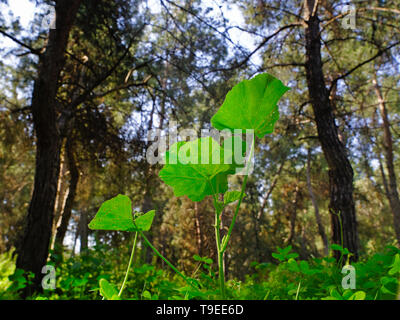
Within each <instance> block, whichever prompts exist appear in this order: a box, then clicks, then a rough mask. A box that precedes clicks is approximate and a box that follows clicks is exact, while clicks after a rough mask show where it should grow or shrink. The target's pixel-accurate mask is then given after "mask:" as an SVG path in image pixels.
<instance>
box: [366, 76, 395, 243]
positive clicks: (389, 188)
mask: <svg viewBox="0 0 400 320" xmlns="http://www.w3.org/2000/svg"><path fill="white" fill-rule="evenodd" d="M372 82H373V84H374V89H375V93H376V96H377V98H378V106H379V113H380V115H381V117H382V126H383V149H384V151H385V162H386V168H387V172H388V179H387V180H386V181H387V182H386V181H385V180H384V182H385V187H386V188H385V190H386V195H387V197H388V200H389V204H390V209H391V211H392V214H393V226H394V230H395V233H396V238H397V243H398V244H399V246H400V199H399V194H398V192H397V181H396V172H395V169H394V161H393V138H392V133H391V131H390V122H389V117H388V112H387V109H386V102H385V100H384V98H383V96H382V93H381V89H380V87H379V84H378V81H377V78H376V75H374V79H373V80H372ZM382 176H383V177H384V178H385V173H384V171H383V170H382Z"/></svg>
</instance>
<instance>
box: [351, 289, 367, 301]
mask: <svg viewBox="0 0 400 320" xmlns="http://www.w3.org/2000/svg"><path fill="white" fill-rule="evenodd" d="M365 297H366V294H365V292H364V291H357V292H355V293H353V295H352V296H351V297H350V298H348V299H347V300H365Z"/></svg>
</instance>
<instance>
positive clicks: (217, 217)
mask: <svg viewBox="0 0 400 320" xmlns="http://www.w3.org/2000/svg"><path fill="white" fill-rule="evenodd" d="M213 199H214V208H215V225H214V228H215V242H216V244H217V253H218V278H219V286H220V290H221V296H222V299H225V270H224V269H225V268H224V253H223V251H222V250H221V246H222V243H221V235H220V232H219V230H220V227H221V219H220V218H221V212H222V211H221V210H220V209H219V206H218V203H217V201H218V200H217V198H216V196H215V194H213Z"/></svg>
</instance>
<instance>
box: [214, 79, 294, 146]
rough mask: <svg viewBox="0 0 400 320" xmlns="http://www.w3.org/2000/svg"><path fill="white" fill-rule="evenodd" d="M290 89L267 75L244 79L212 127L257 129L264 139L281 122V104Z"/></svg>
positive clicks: (232, 91) (219, 112) (226, 98)
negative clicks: (280, 100)
mask: <svg viewBox="0 0 400 320" xmlns="http://www.w3.org/2000/svg"><path fill="white" fill-rule="evenodd" d="M288 90H289V88H288V87H286V86H285V85H283V83H282V82H281V81H280V80H278V79H277V78H275V77H273V76H271V75H269V74H267V73H263V74H259V75H257V76H256V77H254V78H252V79H251V80H244V81H242V82H240V83H239V84H237V85H236V86H234V87H233V89H232V90H231V91H229V92H228V94H227V95H226V97H225V101H224V103H223V104H222V106H221V107H220V109H219V110H218V112H217V113H216V114H215V115H214V116H213V117H212V119H211V124H212V125H213V127H214V128H216V129H218V130H222V129H230V130H234V129H242V130H245V129H253V130H254V132H255V134H256V135H257V136H258V137H259V138H262V137H264V136H265V135H266V134H267V133H271V132H272V131H273V129H274V125H275V122H276V121H277V120H278V119H279V111H278V107H277V103H278V101H279V99H280V98H281V97H282V95H283V94H284V93H285V92H286V91H288Z"/></svg>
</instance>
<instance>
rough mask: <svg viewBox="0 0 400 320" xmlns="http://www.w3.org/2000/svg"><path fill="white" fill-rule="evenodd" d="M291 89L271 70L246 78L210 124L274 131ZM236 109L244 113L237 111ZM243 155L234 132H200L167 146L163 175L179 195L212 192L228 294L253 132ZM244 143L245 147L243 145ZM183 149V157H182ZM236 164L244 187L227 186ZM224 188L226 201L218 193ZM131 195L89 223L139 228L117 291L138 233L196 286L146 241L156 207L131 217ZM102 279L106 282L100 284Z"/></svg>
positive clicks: (114, 202) (221, 275) (222, 289)
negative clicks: (226, 216)
mask: <svg viewBox="0 0 400 320" xmlns="http://www.w3.org/2000/svg"><path fill="white" fill-rule="evenodd" d="M287 90H289V88H288V87H286V86H284V85H283V84H282V82H281V81H280V80H278V79H276V78H275V77H273V76H271V75H269V74H260V75H258V76H256V77H254V78H253V79H251V80H244V81H242V82H240V83H239V84H238V85H236V86H235V87H234V88H233V89H232V90H231V91H230V92H228V94H227V96H226V98H225V101H224V103H223V104H222V106H221V108H220V109H219V110H218V112H217V113H216V114H215V115H214V116H213V117H212V119H211V124H212V125H213V126H214V128H216V129H218V130H228V131H229V132H232V133H233V132H234V133H237V132H238V131H239V132H242V133H243V132H245V131H246V130H252V132H253V133H254V134H255V135H256V136H257V137H259V138H262V137H264V135H265V134H267V133H271V132H272V131H273V128H274V125H275V122H276V121H277V120H278V118H279V111H278V107H277V102H278V101H279V99H280V98H281V96H282V95H283V94H284V93H285V92H286V91H287ZM237 115H241V116H240V117H238V116H237ZM239 147H241V150H239V151H238V150H237V149H236V154H237V153H239V154H241V156H243V155H244V151H245V150H246V144H245V143H244V141H242V139H241V138H240V137H238V136H236V135H233V136H231V137H229V138H226V139H225V140H224V142H223V144H222V145H220V144H219V143H218V142H217V141H215V140H214V139H213V138H211V137H202V138H199V139H196V140H194V141H189V142H185V141H180V142H177V143H175V144H174V145H172V146H171V148H170V149H169V150H168V151H167V153H166V156H165V160H166V164H165V165H164V167H163V169H162V170H161V171H160V173H159V176H160V178H161V179H162V180H163V181H164V182H165V183H166V184H168V185H170V186H172V187H173V189H174V194H175V196H183V195H186V196H188V197H189V198H190V199H191V200H192V201H201V200H203V199H204V197H205V196H212V197H213V204H214V210H215V224H214V228H215V239H216V246H217V251H218V266H219V268H218V270H219V272H218V275H219V286H220V294H221V297H222V298H225V296H226V292H225V279H224V274H225V270H224V263H223V256H224V253H225V252H226V250H227V247H228V243H229V239H230V237H231V235H232V231H233V228H234V225H235V221H236V217H237V215H238V213H239V208H240V205H241V202H242V199H243V197H244V195H245V192H244V191H245V188H246V184H247V179H248V176H249V171H250V165H251V159H252V157H253V154H254V149H255V137H254V136H253V137H252V141H251V146H250V152H249V155H248V159H247V161H246V165H245V166H244V165H243V164H240V163H238V161H237V160H236V155H235V148H239ZM243 147H245V148H243ZM182 155H183V158H184V159H182ZM237 169H243V172H244V179H243V182H242V187H241V190H240V191H228V176H229V175H231V174H234V173H235V172H236V170H237ZM220 194H224V196H223V201H221V200H219V199H218V196H219V195H220ZM235 201H237V205H236V208H235V211H234V215H233V219H232V222H231V224H230V226H229V229H228V232H227V234H226V235H225V236H224V237H222V238H221V235H220V230H221V214H222V212H223V210H224V208H225V207H226V206H227V205H228V204H230V203H232V202H235ZM131 210H132V209H131V203H130V200H129V198H127V197H125V196H122V195H119V196H117V197H116V198H114V199H111V200H109V201H106V202H105V203H104V204H103V206H102V207H101V208H100V210H99V212H98V213H97V215H96V217H95V218H94V219H93V221H92V222H91V223H90V224H89V227H90V228H91V229H102V230H121V231H133V232H135V241H134V246H133V248H132V254H131V258H130V261H129V264H128V269H127V272H126V276H125V279H124V282H123V284H122V286H121V290H120V292H119V294H118V297H120V296H121V294H122V291H123V289H124V286H125V283H126V279H127V276H128V273H129V269H130V266H131V262H132V258H133V254H134V250H135V244H136V239H137V234H138V233H139V234H140V236H141V237H142V238H143V239H144V241H145V242H146V243H147V245H148V246H149V247H150V248H151V249H152V250H153V251H154V252H155V253H156V254H157V255H158V256H159V257H160V258H161V259H163V260H164V261H165V262H166V263H167V264H168V265H169V266H170V267H171V268H172V269H173V270H174V271H175V272H176V273H177V274H179V275H180V276H181V277H182V278H183V279H184V280H185V281H186V282H187V283H188V284H189V285H191V286H192V287H195V286H194V284H193V281H190V280H189V278H187V277H186V276H185V275H183V274H182V273H181V272H180V271H179V270H177V269H176V268H175V267H174V266H173V265H172V264H171V263H170V262H169V261H168V260H167V259H166V258H165V257H163V256H162V255H161V254H160V253H159V252H158V250H157V249H156V248H155V247H154V246H153V245H152V244H151V243H150V242H149V241H148V239H147V238H146V236H145V235H144V234H143V231H146V230H148V229H149V228H150V226H151V222H152V219H153V217H154V211H150V212H148V213H146V214H144V215H142V216H139V217H135V218H132V215H131ZM102 285H103V287H104V288H102ZM100 290H101V292H102V294H103V296H104V297H105V298H113V297H114V296H115V292H114V290H111V289H110V286H109V283H108V282H106V280H103V281H102V282H101V283H100Z"/></svg>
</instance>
